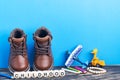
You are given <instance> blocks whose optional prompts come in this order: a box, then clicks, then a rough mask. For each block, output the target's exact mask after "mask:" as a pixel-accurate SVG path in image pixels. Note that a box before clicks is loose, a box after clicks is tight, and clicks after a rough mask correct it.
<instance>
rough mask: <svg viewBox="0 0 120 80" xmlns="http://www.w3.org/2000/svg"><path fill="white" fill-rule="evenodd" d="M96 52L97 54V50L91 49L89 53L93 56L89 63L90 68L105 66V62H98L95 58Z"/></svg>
mask: <svg viewBox="0 0 120 80" xmlns="http://www.w3.org/2000/svg"><path fill="white" fill-rule="evenodd" d="M97 52H98V49H97V48H95V49H93V51H92V52H91V53H92V54H93V55H94V56H93V59H92V61H91V63H90V66H94V67H103V66H105V62H104V60H99V58H98V57H97Z"/></svg>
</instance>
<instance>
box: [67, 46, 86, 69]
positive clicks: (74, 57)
mask: <svg viewBox="0 0 120 80" xmlns="http://www.w3.org/2000/svg"><path fill="white" fill-rule="evenodd" d="M81 49H82V45H78V46H77V47H76V48H75V49H74V50H73V52H72V53H71V54H70V52H68V51H67V54H69V55H70V56H69V57H68V59H67V61H66V62H65V66H66V67H70V66H71V65H72V63H73V62H74V61H77V62H79V63H80V64H82V67H84V68H85V67H87V66H88V63H83V62H81V61H80V60H79V58H78V55H79V53H80V51H81Z"/></svg>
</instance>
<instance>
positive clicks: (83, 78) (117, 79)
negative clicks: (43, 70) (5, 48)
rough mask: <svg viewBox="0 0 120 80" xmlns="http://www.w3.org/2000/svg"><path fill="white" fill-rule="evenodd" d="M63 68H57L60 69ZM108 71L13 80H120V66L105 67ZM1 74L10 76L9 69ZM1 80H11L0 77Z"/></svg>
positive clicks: (0, 70)
mask: <svg viewBox="0 0 120 80" xmlns="http://www.w3.org/2000/svg"><path fill="white" fill-rule="evenodd" d="M60 68H61V67H55V69H60ZM104 68H105V69H106V70H107V73H105V74H101V75H100V74H99V75H93V74H77V75H76V74H73V73H68V72H66V76H65V77H62V78H42V79H13V80H120V66H109V67H104ZM0 72H2V73H7V74H10V73H9V71H8V69H0ZM0 80H10V79H6V78H3V77H0Z"/></svg>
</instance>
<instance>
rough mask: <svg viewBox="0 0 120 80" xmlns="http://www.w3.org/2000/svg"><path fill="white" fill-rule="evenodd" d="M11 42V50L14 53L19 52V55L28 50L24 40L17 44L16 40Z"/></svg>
mask: <svg viewBox="0 0 120 80" xmlns="http://www.w3.org/2000/svg"><path fill="white" fill-rule="evenodd" d="M10 43H11V48H12V49H11V51H12V52H13V54H16V55H17V54H18V55H23V54H24V52H26V49H25V48H24V42H23V41H22V42H20V43H19V45H17V44H16V43H14V42H12V41H11V42H10Z"/></svg>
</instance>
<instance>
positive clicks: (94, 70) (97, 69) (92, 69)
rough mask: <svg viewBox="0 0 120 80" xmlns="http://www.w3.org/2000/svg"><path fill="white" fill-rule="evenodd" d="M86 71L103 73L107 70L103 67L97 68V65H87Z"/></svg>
mask: <svg viewBox="0 0 120 80" xmlns="http://www.w3.org/2000/svg"><path fill="white" fill-rule="evenodd" d="M87 71H89V72H90V73H93V74H104V73H106V72H107V71H106V70H105V69H103V68H98V67H88V68H87Z"/></svg>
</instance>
